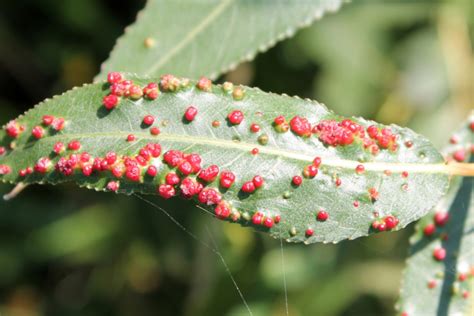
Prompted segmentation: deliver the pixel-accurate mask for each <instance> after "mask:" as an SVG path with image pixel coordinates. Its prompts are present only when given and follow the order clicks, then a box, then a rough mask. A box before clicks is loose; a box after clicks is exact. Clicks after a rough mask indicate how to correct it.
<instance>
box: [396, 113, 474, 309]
mask: <svg viewBox="0 0 474 316" xmlns="http://www.w3.org/2000/svg"><path fill="white" fill-rule="evenodd" d="M470 122H474V116H473V117H472V118H471V120H470ZM471 124H473V123H471ZM452 139H453V140H457V144H451V145H449V146H447V148H446V149H445V153H446V155H447V156H448V157H452V156H453V155H454V156H455V157H457V158H458V160H460V159H461V158H464V159H465V160H469V154H470V152H471V146H472V144H474V133H473V130H471V129H470V127H468V123H466V124H464V126H463V128H462V129H460V130H459V131H457V132H456V133H455V134H454V136H453V138H452ZM470 159H471V161H474V157H471V158H470ZM473 192H474V191H473V179H472V178H467V177H466V178H462V177H455V178H453V179H452V183H451V186H450V189H449V191H448V194H447V195H446V196H445V197H444V198H443V199H442V200H441V201H440V202H439V203H438V205H437V206H436V207H435V208H433V210H432V211H431V212H430V213H429V215H428V216H426V217H424V218H423V219H422V220H420V222H419V223H418V224H417V226H416V233H415V234H414V235H413V236H412V238H411V240H410V242H411V248H410V256H409V258H408V260H407V268H406V270H405V273H404V277H403V284H402V289H401V297H400V301H399V303H398V309H399V311H400V312H401V313H402V314H403V313H405V315H471V314H470V313H468V311H469V310H471V311H472V308H473V307H474V306H472V305H473V300H472V290H473V286H474V253H473V251H474V194H473ZM446 214H448V216H449V217H448V220H447V223H446V218H447V217H446V216H445V215H446ZM439 249H445V251H446V254H445V256H446V257H445V259H444V260H436V259H435V257H434V255H435V251H437V256H439V255H440V254H441V255H442V254H443V251H442V250H441V251H440V250H439ZM440 258H441V257H438V259H440ZM470 305H471V306H470ZM470 308H471V309H470Z"/></svg>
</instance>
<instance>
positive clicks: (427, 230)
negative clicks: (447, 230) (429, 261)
mask: <svg viewBox="0 0 474 316" xmlns="http://www.w3.org/2000/svg"><path fill="white" fill-rule="evenodd" d="M448 221H449V213H448V212H444V211H437V212H436V213H435V214H434V216H433V221H432V222H430V223H428V224H427V225H426V226H425V227H424V228H423V235H425V236H427V237H431V236H433V235H434V234H435V233H436V229H437V228H441V227H444V226H445V225H446V224H447V223H448ZM440 236H441V239H446V238H448V236H447V234H440ZM445 258H446V249H444V248H442V247H437V248H435V249H434V250H433V259H435V260H437V261H443V260H444V259H445Z"/></svg>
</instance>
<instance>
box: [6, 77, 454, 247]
mask: <svg viewBox="0 0 474 316" xmlns="http://www.w3.org/2000/svg"><path fill="white" fill-rule="evenodd" d="M128 79H131V80H133V81H134V83H135V84H136V85H139V86H140V87H143V86H145V85H146V84H147V83H149V82H150V81H153V80H151V79H148V80H146V79H140V78H135V77H133V76H128ZM155 82H157V81H156V80H155ZM123 85H124V82H122V83H120V84H116V85H115V86H114V87H113V90H114V91H115V92H117V91H118V90H120V89H119V87H121V86H123ZM109 88H110V87H109V84H107V83H98V84H92V85H86V86H84V87H82V88H77V89H74V90H72V91H69V92H67V93H65V94H63V95H61V96H58V97H55V98H53V99H51V100H46V101H44V102H43V103H41V104H39V105H38V106H36V107H35V108H34V109H32V110H30V111H28V112H27V113H26V114H25V115H24V116H21V117H19V118H18V119H17V120H14V121H11V122H10V123H8V124H7V125H6V127H5V129H4V130H2V131H0V146H3V147H4V151H5V153H4V154H3V155H2V156H0V171H1V173H3V175H1V176H0V179H1V180H2V181H6V182H11V183H18V182H23V183H53V184H54V183H60V182H64V181H74V182H76V183H77V184H79V185H80V186H85V187H88V188H91V189H95V190H111V191H118V192H120V193H126V194H131V193H133V192H136V193H144V194H155V195H156V194H158V192H160V195H161V196H166V195H190V196H192V198H196V197H197V192H199V191H200V190H201V189H202V187H200V186H203V187H204V189H203V190H202V192H201V193H199V198H198V200H200V202H201V205H202V206H203V207H206V208H207V209H209V210H210V211H211V212H213V213H215V214H217V215H218V217H220V218H225V219H226V220H229V221H234V222H238V223H240V224H241V225H244V226H252V227H254V228H256V229H258V230H260V231H266V232H269V233H270V234H271V235H272V236H274V237H279V238H284V239H285V240H289V241H293V242H306V243H313V242H337V241H339V240H342V239H353V238H356V237H360V236H365V235H368V234H369V233H372V232H375V231H383V230H389V229H390V228H392V229H393V230H397V229H400V228H403V227H405V226H406V225H407V224H408V223H410V222H412V221H414V220H416V219H418V218H420V217H421V216H423V215H425V214H426V212H427V211H428V210H430V209H431V208H432V207H433V206H434V205H435V203H436V202H437V201H438V199H439V198H440V197H441V196H442V195H443V194H444V192H445V190H446V188H447V184H448V176H447V173H448V170H447V169H448V168H447V166H446V165H445V163H444V160H443V158H442V156H441V155H440V154H439V153H438V152H437V151H436V150H435V149H434V148H433V146H432V145H431V144H430V142H429V141H428V140H426V139H425V138H424V137H422V136H420V135H417V134H416V133H414V132H413V131H411V130H409V129H405V128H401V127H398V126H395V125H393V126H382V125H379V124H376V123H375V122H371V121H366V120H364V119H361V118H351V119H344V118H343V117H340V116H337V115H336V114H334V113H332V112H330V111H329V110H327V108H326V107H325V106H324V105H321V104H319V103H317V102H315V101H310V100H302V99H299V98H295V97H288V96H285V95H283V96H280V95H276V94H271V93H265V92H262V91H260V90H258V89H255V88H248V87H241V86H238V87H234V86H233V85H232V84H230V83H225V84H224V85H222V86H220V85H212V83H211V82H210V81H208V80H206V79H201V80H200V81H199V82H198V83H196V82H193V81H189V80H186V79H179V78H176V77H173V76H169V75H167V76H164V77H163V78H162V80H161V90H162V91H161V92H160V93H159V95H158V96H157V98H156V99H153V100H151V99H150V97H149V96H152V97H153V92H155V93H157V92H158V90H153V89H151V90H150V89H148V90H147V91H146V92H147V93H148V97H143V98H142V97H138V96H137V99H136V100H133V99H132V98H130V97H127V98H126V97H122V98H121V99H120V101H119V104H118V105H117V106H116V107H115V108H113V109H112V110H107V109H106V108H105V106H104V105H102V102H103V98H104V97H105V96H107V95H108V93H109ZM145 90H146V89H145ZM127 91H133V88H129V89H128V90H127ZM134 93H141V89H138V90H137V91H135V92H134ZM132 94H133V93H132ZM108 98H110V97H108ZM109 101H110V100H109ZM190 107H193V108H195V110H197V114H196V115H195V117H194V119H193V120H191V121H190V120H189V118H190V116H188V119H186V118H185V117H186V115H185V113H186V111H187V109H189V108H190ZM188 114H189V113H188ZM239 114H240V115H242V116H243V119H242V121H241V122H240V123H239ZM44 115H50V116H52V117H54V120H53V121H52V124H51V125H49V126H46V125H47V124H48V123H50V122H49V121H48V119H51V117H46V124H45V122H44ZM148 115H151V116H153V118H154V122H153V124H145V123H144V121H146V119H145V117H146V116H148ZM280 115H282V116H284V117H283V118H278V116H280ZM229 117H230V118H229ZM241 118H242V117H241ZM61 119H64V127H63V129H62V130H61V128H58V127H62V126H61V124H60V123H61ZM42 120H43V123H42ZM275 121H277V122H278V124H276V123H275ZM148 123H151V122H148ZM298 123H299V124H298ZM55 127H56V129H60V131H56V130H55ZM158 129H159V130H160V133H159V135H153V132H155V134H156V132H158ZM17 133H18V135H17V136H16V137H12V136H15V134H17ZM32 134H34V135H32ZM35 135H36V137H38V136H41V135H43V136H42V137H41V138H40V139H36V137H35ZM129 135H133V138H136V139H135V140H134V141H127V139H128V140H130V136H129ZM58 143H62V144H63V145H64V147H66V148H61V146H60V145H61V144H58ZM147 144H159V146H160V148H161V152H154V154H155V156H156V157H154V158H153V157H150V151H151V152H153V150H152V149H157V148H158V146H157V145H153V146H148V149H149V150H148V153H146V152H144V151H141V149H143V148H146V147H147ZM79 147H80V148H79ZM10 148H12V149H10ZM54 148H56V149H57V151H58V152H59V154H56V153H55V152H53V149H54ZM62 149H64V151H63V150H62ZM170 150H177V151H180V152H183V153H184V154H186V155H189V154H192V153H195V154H196V156H188V157H182V156H179V155H178V159H176V164H178V166H177V167H176V166H173V163H172V162H171V161H170V159H165V157H168V158H169V157H170ZM84 152H87V153H88V154H89V155H90V157H89V156H87V155H83V153H84ZM109 152H114V153H115V154H116V156H117V158H114V157H113V156H114V155H111V154H110V155H107V154H108V153H109ZM152 156H153V155H152ZM139 157H142V158H139ZM143 157H145V158H143ZM192 157H194V158H196V157H200V158H201V160H202V162H201V163H200V166H198V164H197V163H194V164H193V163H192V162H190V161H191V160H192V159H191V158H192ZM317 157H319V158H320V160H321V161H320V162H319V161H318V160H319V158H318V159H315V158H317ZM94 158H96V159H95V160H94ZM94 161H95V167H93V165H94V163H93V162H94ZM103 161H109V162H108V163H104V162H103ZM190 164H191V166H192V168H191V169H190V167H189V165H190ZM211 165H215V166H216V167H214V168H218V169H219V170H218V173H219V174H218V175H217V173H216V177H215V178H214V177H213V176H212V175H210V174H207V176H206V174H203V173H202V171H198V169H199V168H201V167H202V170H208V171H209V170H210V169H208V168H209V167H210V166H211ZM150 166H152V167H151V168H150ZM91 167H92V168H93V169H94V170H95V171H92V172H90V171H91V170H90V168H91ZM28 168H31V169H28ZM154 168H156V172H157V175H156V176H153V171H155V170H153V169H154ZM177 169H179V170H177ZM34 170H36V171H34ZM30 171H33V172H32V173H30ZM224 171H230V172H232V173H233V174H234V175H235V182H234V183H232V181H229V182H228V183H226V181H223V180H222V179H223V178H224V179H227V180H229V178H226V176H224V175H225V174H226V173H225V172H224ZM171 172H175V173H177V175H178V176H179V178H178V180H179V181H181V184H180V185H175V186H173V185H172V183H173V182H172V180H173V179H171V178H170V179H168V180H166V177H167V175H168V174H169V173H171ZM189 172H191V173H189ZM84 173H85V174H86V175H84ZM150 173H151V174H152V175H151V176H150ZM198 174H199V175H198ZM186 175H187V176H186ZM255 176H261V178H262V179H263V181H261V180H259V179H258V178H257V179H256V178H254V177H255ZM295 176H296V178H295ZM166 181H169V183H168V186H166V185H165V182H166ZM262 182H263V184H262ZM226 184H231V185H230V187H229V188H228V189H226V188H225V187H226V186H227V185H226ZM260 184H262V186H261V187H260V188H258V186H259V185H260ZM255 187H257V188H255ZM160 188H161V189H160ZM160 190H161V191H160ZM244 191H251V192H244ZM203 192H205V193H207V194H208V195H207V198H206V197H205V194H204V193H203ZM193 193H196V194H195V195H194V194H193ZM202 202H205V203H202ZM213 203H217V204H218V205H217V207H216V206H215V205H213Z"/></svg>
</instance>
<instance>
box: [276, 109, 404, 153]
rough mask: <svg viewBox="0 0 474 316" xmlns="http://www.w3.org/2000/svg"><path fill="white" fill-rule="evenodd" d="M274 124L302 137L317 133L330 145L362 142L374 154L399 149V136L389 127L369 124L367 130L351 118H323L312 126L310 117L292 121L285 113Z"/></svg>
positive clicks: (295, 117)
mask: <svg viewBox="0 0 474 316" xmlns="http://www.w3.org/2000/svg"><path fill="white" fill-rule="evenodd" d="M273 126H274V128H275V130H276V131H277V132H279V133H285V132H287V131H289V130H290V129H291V131H292V132H293V133H294V134H296V135H298V136H301V137H310V136H311V135H313V134H315V135H316V136H317V137H318V138H319V140H320V141H322V142H323V143H324V144H326V145H328V146H333V147H336V146H347V145H351V144H353V143H354V142H356V141H358V142H360V143H361V144H362V145H363V147H364V148H365V149H367V150H370V152H371V153H372V154H374V155H376V154H377V153H378V152H379V151H380V149H381V148H382V149H389V150H391V151H396V150H397V146H398V145H397V143H396V141H397V137H396V135H395V134H393V133H392V131H391V130H390V129H388V128H381V129H380V128H378V127H377V126H375V125H371V126H369V127H368V128H367V129H366V130H365V129H364V127H363V126H361V125H360V124H358V123H356V122H354V121H352V120H350V119H344V120H342V121H338V120H323V121H320V122H319V123H318V124H316V125H314V126H311V123H310V122H309V121H308V119H306V118H304V117H301V116H294V117H293V118H292V119H291V120H290V122H288V121H287V120H286V118H285V117H284V116H283V115H279V116H277V117H276V118H275V119H274V120H273Z"/></svg>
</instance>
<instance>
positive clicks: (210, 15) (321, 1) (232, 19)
mask: <svg viewBox="0 0 474 316" xmlns="http://www.w3.org/2000/svg"><path fill="white" fill-rule="evenodd" d="M340 5H341V0H314V1H288V0H149V1H148V2H147V5H146V7H145V8H144V10H143V11H142V12H141V13H140V14H139V15H138V18H137V21H136V22H135V23H134V24H133V25H131V26H130V27H128V28H127V29H126V32H125V34H124V35H123V36H122V37H121V38H119V39H118V41H117V44H116V46H115V48H114V49H113V51H112V53H111V55H110V58H109V59H108V60H107V61H106V62H105V63H104V64H103V66H102V72H101V73H100V74H99V75H98V78H97V79H99V78H102V79H103V78H105V76H106V74H107V72H108V71H111V70H121V71H128V72H134V73H138V74H141V75H150V76H159V75H160V74H162V73H174V74H176V75H181V76H189V77H194V78H197V77H198V76H201V75H205V76H210V77H211V78H215V77H217V76H218V75H220V74H222V73H225V72H227V71H228V70H230V69H233V68H235V66H236V65H237V64H239V63H240V62H242V61H247V60H251V59H253V57H254V56H255V55H256V54H257V53H258V52H263V51H265V50H267V49H268V48H269V47H271V46H273V45H275V43H276V42H278V41H281V40H283V39H285V38H287V37H291V36H292V35H293V34H294V33H295V32H296V30H297V29H298V28H301V27H304V26H308V25H310V24H311V23H312V22H313V21H314V20H316V19H318V18H320V17H321V16H322V15H323V14H324V13H326V12H327V11H334V10H336V9H338V8H339V6H340Z"/></svg>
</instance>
